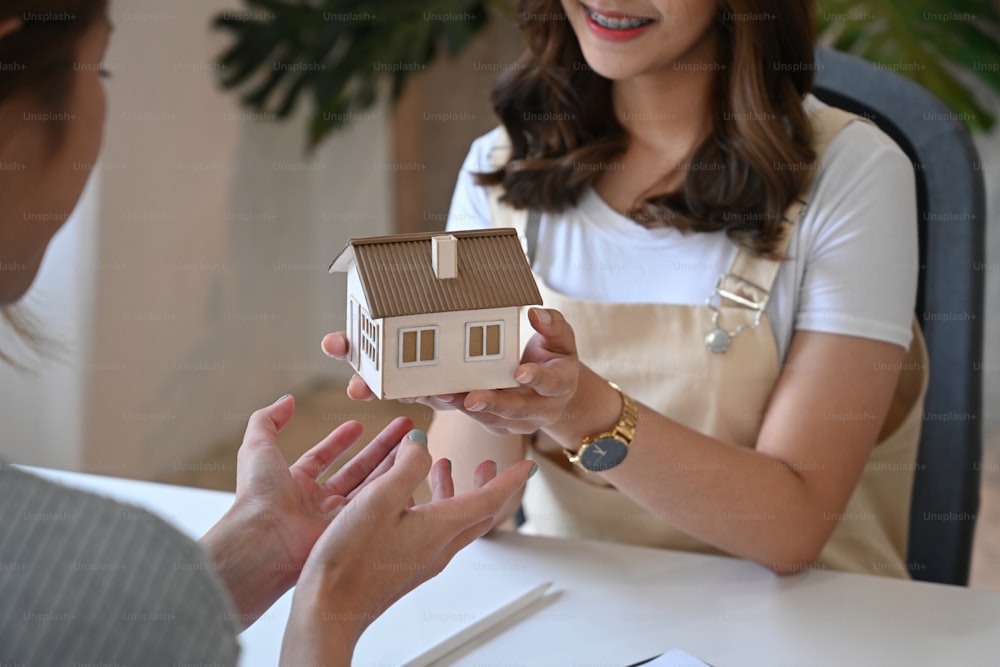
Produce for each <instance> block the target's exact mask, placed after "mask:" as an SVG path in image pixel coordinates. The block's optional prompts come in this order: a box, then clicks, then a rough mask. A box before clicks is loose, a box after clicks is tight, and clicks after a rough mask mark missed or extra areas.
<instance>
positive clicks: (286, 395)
mask: <svg viewBox="0 0 1000 667" xmlns="http://www.w3.org/2000/svg"><path fill="white" fill-rule="evenodd" d="M289 396H291V394H282V395H281V396H279V397H278V400H276V401H275V402H274V403H272V404H271V405H277V404H278V403H281V402H282V401H283V400H285V399H286V398H288V397H289Z"/></svg>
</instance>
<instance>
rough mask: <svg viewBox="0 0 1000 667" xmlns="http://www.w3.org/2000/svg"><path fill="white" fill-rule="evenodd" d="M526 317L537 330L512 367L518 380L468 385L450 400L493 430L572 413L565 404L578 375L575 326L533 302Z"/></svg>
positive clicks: (516, 429)
mask: <svg viewBox="0 0 1000 667" xmlns="http://www.w3.org/2000/svg"><path fill="white" fill-rule="evenodd" d="M528 320H529V321H530V322H531V326H532V328H533V329H534V330H535V331H536V332H537V333H536V334H535V335H534V336H532V337H531V340H529V341H528V344H527V345H526V346H525V348H524V354H523V355H522V356H521V364H520V365H519V366H518V367H517V369H516V370H515V371H514V379H515V380H517V382H518V383H520V385H521V386H519V387H514V388H511V389H496V390H492V391H470V392H469V393H468V394H466V395H465V396H457V397H455V399H454V402H453V403H452V406H453V407H459V406H460V407H461V409H462V410H463V411H464V412H465V413H466V414H468V415H469V416H470V417H472V418H473V419H475V420H476V421H478V422H479V423H481V424H482V425H483V426H485V427H486V429H487V430H488V431H490V432H491V433H494V434H497V435H509V434H524V433H533V432H535V431H537V430H539V429H544V428H546V427H549V426H551V425H553V424H555V423H556V422H559V421H562V420H566V419H572V418H573V415H572V414H570V413H568V412H567V409H568V408H569V407H570V402H571V401H572V400H573V397H574V396H575V395H576V389H577V385H578V383H579V380H580V360H579V358H578V357H577V352H576V339H575V337H574V335H573V328H572V327H570V325H569V323H568V322H567V321H566V318H564V317H563V316H562V313H560V312H559V311H558V310H553V309H550V308H549V309H546V308H532V309H531V310H530V311H528ZM459 401H461V402H459Z"/></svg>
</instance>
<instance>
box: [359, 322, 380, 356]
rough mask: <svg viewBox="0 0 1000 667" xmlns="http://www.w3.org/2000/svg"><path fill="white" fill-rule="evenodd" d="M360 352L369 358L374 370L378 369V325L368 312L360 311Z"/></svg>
mask: <svg viewBox="0 0 1000 667" xmlns="http://www.w3.org/2000/svg"><path fill="white" fill-rule="evenodd" d="M361 352H363V353H364V355H365V356H366V357H368V358H369V359H371V361H372V363H373V364H375V370H378V326H377V325H376V324H375V323H374V322H372V320H371V318H370V317H368V313H361Z"/></svg>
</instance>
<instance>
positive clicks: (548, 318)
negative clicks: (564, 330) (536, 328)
mask: <svg viewBox="0 0 1000 667" xmlns="http://www.w3.org/2000/svg"><path fill="white" fill-rule="evenodd" d="M535 315H537V316H538V321H539V322H541V323H542V324H545V325H549V324H552V313H550V312H549V311H547V310H546V309H544V308H538V309H536V310H535Z"/></svg>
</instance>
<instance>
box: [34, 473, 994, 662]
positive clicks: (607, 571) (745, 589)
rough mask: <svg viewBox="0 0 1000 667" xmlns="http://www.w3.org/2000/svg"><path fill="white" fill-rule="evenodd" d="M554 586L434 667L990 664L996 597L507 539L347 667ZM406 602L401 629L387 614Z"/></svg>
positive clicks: (274, 615)
mask: <svg viewBox="0 0 1000 667" xmlns="http://www.w3.org/2000/svg"><path fill="white" fill-rule="evenodd" d="M34 472H37V473H39V474H42V475H44V476H46V477H49V478H51V479H54V480H57V481H60V482H63V483H65V484H68V485H71V486H76V487H81V488H85V489H88V490H92V491H95V492H98V493H102V494H104V495H107V496H110V497H113V498H117V499H120V500H124V501H128V502H132V503H135V504H138V505H141V506H144V507H146V508H148V509H150V510H153V511H156V512H158V513H160V514H161V515H163V516H164V517H165V518H167V519H168V520H170V521H172V522H173V523H174V524H175V525H177V526H178V527H179V528H180V529H181V530H183V531H185V532H187V533H188V534H190V535H192V536H193V537H197V536H199V535H201V534H202V533H203V532H205V531H206V530H207V529H208V527H209V526H210V525H211V524H212V523H213V522H214V521H215V520H216V519H217V518H218V517H219V516H220V515H221V514H222V513H223V512H224V511H225V509H226V508H227V507H228V506H229V503H230V502H231V500H232V496H231V495H230V494H226V493H219V492H214V491H202V490H196V489H183V488H179V487H170V486H164V485H159V484H149V483H144V482H134V481H126V480H119V479H113V478H106V477H96V476H92V475H82V474H76V473H65V472H56V471H39V470H34ZM998 565H1000V564H998ZM548 579H551V580H553V581H554V582H555V586H556V587H558V588H559V589H561V592H560V593H559V594H557V595H555V596H552V597H551V598H548V599H547V600H546V601H545V602H541V603H538V604H536V605H534V606H532V607H530V608H528V609H526V610H524V611H523V612H521V613H520V614H518V615H517V616H515V617H513V618H511V619H509V620H508V621H505V622H504V623H502V624H501V625H500V626H498V627H497V628H495V629H494V630H493V631H490V632H489V633H487V634H486V635H485V636H484V637H483V638H481V640H479V641H478V642H477V643H476V645H475V646H472V647H467V648H465V649H460V650H459V651H457V652H456V653H453V654H451V655H449V656H448V657H447V658H446V659H442V660H441V662H440V664H442V665H470V666H471V665H475V666H477V667H488V666H489V665H496V666H500V665H503V666H504V667H507V666H515V665H517V666H520V665H544V666H546V667H553V666H555V667H563V666H566V667H569V666H571V665H577V666H579V667H584V666H591V665H593V666H596V665H607V666H608V667H623V666H624V665H628V664H630V663H632V662H636V661H638V660H642V659H645V658H649V657H652V656H653V655H656V654H657V653H660V652H663V651H665V650H667V649H670V648H682V649H684V650H686V651H688V652H689V653H691V654H693V655H695V656H697V657H699V658H701V659H702V660H704V661H706V662H709V663H711V664H713V665H717V666H719V667H722V666H728V665H741V666H742V665H767V666H768V667H777V666H779V665H781V666H789V667H790V666H793V665H794V666H796V667H798V666H802V667H806V666H808V667H814V666H815V667H819V666H823V665H830V666H831V667H845V666H850V667H856V666H858V665H935V666H938V665H995V664H1000V660H998V657H997V653H998V652H1000V594H998V593H993V592H988V591H976V590H969V589H964V588H958V587H952V586H941V585H936V584H924V583H915V582H901V581H894V580H889V579H883V578H880V577H871V576H864V575H852V574H843V573H834V572H822V571H811V572H808V573H804V574H800V575H795V576H793V577H785V578H779V577H776V576H774V575H772V574H770V573H769V572H767V571H765V570H763V569H761V568H760V567H758V566H756V565H753V564H750V563H747V562H744V561H739V560H735V559H729V558H717V557H711V556H699V555H692V554H684V553H675V552H670V551H662V550H655V549H645V548H639V547H629V546H623V545H616V544H608V543H600V542H586V541H575V540H552V539H545V538H533V537H526V536H521V535H509V536H504V537H502V538H492V539H488V540H481V541H479V542H477V543H476V544H473V545H472V546H471V547H469V548H468V549H466V550H465V551H464V552H462V553H461V554H459V556H458V557H456V559H455V560H454V561H453V562H452V564H451V565H450V566H449V567H448V568H447V569H446V570H445V572H444V573H442V575H441V576H440V577H438V578H437V579H435V580H433V581H432V582H430V583H429V584H428V585H425V587H423V588H421V589H418V590H417V591H416V592H415V593H413V594H411V596H409V599H404V600H403V601H401V603H399V604H398V605H397V607H395V608H394V609H393V610H390V613H389V614H387V615H386V616H385V617H383V618H382V619H380V620H379V621H377V622H376V623H375V624H373V626H372V627H371V628H370V629H369V631H368V632H367V633H366V635H365V637H364V638H363V640H362V644H361V646H359V651H358V654H357V656H356V659H355V665H358V666H360V667H367V666H372V667H374V666H375V665H380V666H381V665H386V661H385V657H384V654H383V655H380V654H379V651H380V650H382V651H384V650H385V649H386V647H387V646H390V645H391V644H392V642H393V641H394V640H395V641H398V637H399V635H400V628H399V627H398V626H396V627H394V624H401V623H405V624H406V625H408V626H410V629H411V630H412V624H416V625H417V626H418V627H419V628H420V630H418V631H426V632H434V631H436V630H439V629H440V627H441V624H442V623H445V622H447V621H449V620H453V619H455V618H461V617H463V615H465V614H467V613H469V612H467V611H465V610H466V608H467V607H468V605H469V604H471V602H470V600H473V599H474V598H475V593H476V591H477V590H482V589H486V588H489V587H491V586H492V587H497V586H504V585H508V584H515V583H529V582H535V581H542V580H548ZM290 597H291V596H290V595H286V596H285V597H284V598H282V600H280V601H279V602H278V603H277V604H276V605H275V606H274V607H273V608H272V609H271V611H269V612H268V614H266V615H265V617H264V618H262V619H261V620H260V621H259V622H258V623H257V624H256V625H254V626H253V627H252V628H250V629H249V630H248V631H247V632H245V633H244V634H243V637H242V639H243V646H244V653H245V654H244V659H243V661H242V663H241V664H242V665H247V666H254V667H256V666H258V665H260V666H262V667H263V666H264V665H267V666H269V667H270V666H273V665H276V664H277V655H278V650H279V647H280V640H281V633H282V630H283V626H284V621H285V619H286V618H287V614H288V605H289V603H290ZM407 605H409V611H408V612H407V613H408V614H409V618H408V620H404V618H405V615H403V616H401V615H400V613H395V612H401V611H405V608H406V607H407ZM415 610H420V611H419V613H415Z"/></svg>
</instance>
